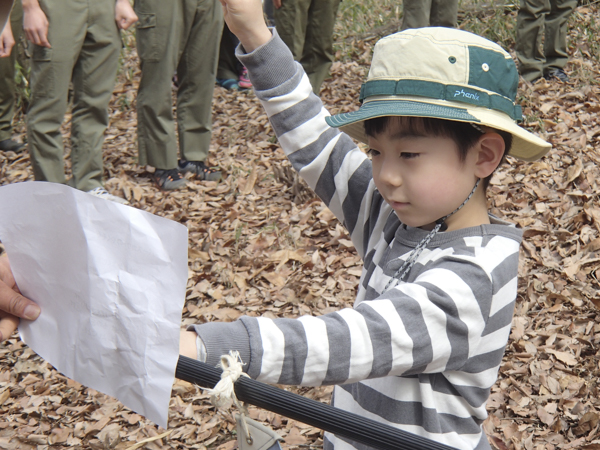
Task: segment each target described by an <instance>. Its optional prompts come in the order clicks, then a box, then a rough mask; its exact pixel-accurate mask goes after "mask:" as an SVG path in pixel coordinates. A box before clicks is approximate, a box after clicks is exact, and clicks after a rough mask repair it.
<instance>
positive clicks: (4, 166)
mask: <svg viewBox="0 0 600 450" xmlns="http://www.w3.org/2000/svg"><path fill="white" fill-rule="evenodd" d="M599 12H600V8H599V7H598V6H597V5H594V4H592V5H591V6H588V7H584V8H579V9H578V14H577V19H576V20H577V24H578V25H583V26H584V27H586V26H587V25H588V23H589V22H590V21H593V17H594V16H596V17H597V15H598V13H599ZM573 28H575V27H573ZM577 29H580V28H577ZM570 39H571V42H572V45H571V46H572V48H571V50H572V53H573V56H572V58H571V61H570V63H569V66H567V70H568V71H570V72H571V73H572V81H571V83H570V84H566V85H565V84H560V83H558V82H555V81H544V80H542V81H540V82H538V83H536V84H535V85H531V84H525V83H522V84H521V86H520V88H521V94H522V98H521V101H522V104H523V106H524V112H525V115H526V118H527V123H526V126H528V127H529V128H530V129H531V130H533V131H535V132H537V133H539V134H540V135H541V136H542V137H544V138H546V139H548V140H549V141H550V142H552V144H553V146H554V148H553V150H552V151H551V152H550V153H549V155H548V156H546V157H545V158H543V159H542V160H540V161H537V162H534V163H523V162H519V161H516V160H514V159H509V161H508V164H505V165H504V166H503V167H502V168H501V169H500V170H499V171H498V172H497V175H496V176H495V178H494V180H493V182H492V184H491V186H490V192H489V194H490V195H489V197H490V208H491V210H492V212H493V213H494V214H496V215H498V216H500V217H504V218H506V219H508V220H510V221H512V222H514V223H517V224H518V225H519V226H521V227H523V228H525V229H526V231H525V238H524V242H523V245H522V249H521V263H520V268H519V274H520V280H519V287H518V299H517V306H516V310H515V317H514V321H513V330H512V333H511V336H510V341H509V344H508V347H507V352H506V355H505V357H504V361H503V364H502V366H501V368H500V372H499V376H498V382H497V383H496V385H495V386H494V388H493V389H492V393H491V397H490V400H489V404H488V409H489V413H490V418H489V419H488V420H487V421H486V422H485V424H484V426H485V429H486V432H487V434H488V436H489V438H490V441H491V443H492V445H493V446H494V447H495V448H497V449H501V450H505V449H514V450H519V449H527V450H533V449H545V450H552V449H588V450H595V449H600V415H599V412H598V410H599V409H600V399H599V395H598V389H599V387H598V381H597V380H598V376H599V375H600V357H599V356H600V355H599V352H598V348H597V346H599V345H600V322H599V318H600V316H599V314H598V308H600V282H599V281H598V278H599V277H600V270H599V269H600V264H599V262H600V207H599V206H598V192H600V189H599V186H598V183H599V181H598V180H600V170H599V169H598V163H599V162H600V154H599V153H598V146H599V144H600V123H599V119H598V112H599V111H600V87H599V86H598V85H597V84H596V83H595V76H594V75H593V74H598V73H600V65H599V64H598V55H595V54H594V53H593V51H592V50H591V49H592V48H595V42H593V36H585V35H582V34H580V33H578V32H575V31H572V32H571V37H570ZM373 42H374V40H369V41H367V42H356V43H355V45H356V46H357V49H358V54H362V56H361V57H360V58H358V59H357V60H356V61H355V62H336V63H334V65H333V67H332V78H331V79H330V80H328V81H327V82H326V83H325V86H324V88H323V91H322V93H321V96H322V98H323V100H324V102H325V103H326V104H327V105H328V107H329V109H330V111H332V112H333V113H338V112H344V111H349V110H352V109H354V108H355V107H356V101H355V98H356V94H357V92H358V89H359V86H360V83H361V81H362V79H363V78H364V75H365V73H366V66H367V65H368V61H369V59H370V51H371V46H372V43H373ZM586 74H587V75H586ZM590 74H592V76H590ZM138 80H139V70H138V69H137V62H136V58H135V51H133V50H130V51H129V53H128V54H127V55H126V58H125V59H124V61H123V67H122V70H121V71H120V75H119V79H118V83H117V87H116V88H115V94H114V95H113V100H112V102H111V120H110V126H109V128H108V130H107V133H106V142H105V146H104V160H105V169H106V179H107V181H106V187H107V188H108V189H109V190H110V191H111V192H113V193H115V194H116V195H121V196H124V197H125V198H127V199H128V200H129V201H130V203H131V204H132V205H133V206H135V207H137V208H141V209H144V210H146V211H149V212H151V213H154V214H158V215H161V216H164V217H167V218H169V219H173V220H176V221H178V222H180V223H183V224H185V225H186V226H187V227H188V230H189V281H188V286H187V293H186V297H187V298H186V306H185V308H184V314H183V317H184V319H183V321H184V324H188V323H193V322H207V321H213V320H225V321H232V320H235V319H237V318H238V317H239V316H241V315H243V314H247V315H253V316H258V315H265V316H267V317H298V316H300V315H302V314H314V315H320V314H324V313H327V312H330V311H334V310H337V309H339V308H343V307H349V306H351V305H352V301H353V298H354V293H355V290H356V287H357V284H358V279H359V276H360V270H361V262H360V260H359V258H358V256H357V255H356V252H355V251H354V250H353V247H352V245H351V243H350V240H349V237H348V235H347V233H346V232H345V230H344V229H343V227H342V226H341V225H340V224H339V223H338V222H337V220H336V219H335V218H334V217H333V216H332V214H331V213H330V212H329V210H328V209H327V208H325V207H324V206H323V204H322V203H321V201H320V200H318V199H316V198H315V197H314V195H313V194H312V193H311V192H310V191H309V190H308V189H307V188H306V187H305V185H304V184H303V183H302V182H301V181H299V180H298V178H297V177H296V175H295V174H294V172H293V171H292V170H291V168H290V166H289V163H288V162H287V160H286V159H285V157H284V156H283V154H282V152H281V151H280V150H279V147H278V144H277V143H276V142H277V141H276V139H275V138H274V133H273V131H272V129H271V127H270V125H269V123H268V120H267V117H266V115H265V114H264V112H263V110H262V108H261V106H260V105H259V103H258V101H257V100H256V98H255V96H254V94H253V93H252V92H228V91H225V90H223V89H222V88H216V89H215V94H214V130H213V131H214V134H213V141H212V146H211V153H210V162H211V163H212V165H215V166H218V167H220V168H221V169H222V170H223V172H224V174H225V177H224V180H223V181H221V182H201V181H197V180H195V179H193V178H190V179H189V184H188V187H187V188H186V189H183V190H181V191H177V192H162V191H160V190H158V189H156V188H155V187H154V185H153V183H152V181H151V179H150V173H149V172H148V170H150V169H148V170H147V168H144V167H140V166H138V165H137V164H136V136H135V123H136V117H135V108H134V105H135V91H136V88H137V83H138ZM590 80H591V83H590ZM68 119H69V117H67V118H66V120H65V126H64V132H65V135H68V132H69V126H68ZM17 132H19V133H20V134H21V135H24V125H23V122H22V121H21V122H19V124H18V125H17ZM65 147H66V153H67V154H68V152H69V143H68V141H67V140H65ZM66 169H67V171H68V170H69V164H68V162H67V164H66ZM31 179H33V176H32V173H31V169H30V164H29V157H28V155H27V154H26V153H21V154H15V153H11V152H6V153H0V184H9V183H15V182H21V181H26V180H31ZM283 388H285V389H289V390H290V391H293V392H297V393H299V394H302V395H305V396H307V397H310V398H313V399H316V400H318V401H323V402H327V401H328V400H329V395H330V392H331V388H329V387H321V388H290V387H283ZM249 411H250V416H251V417H253V418H255V419H257V420H260V421H262V422H264V423H266V424H269V425H270V426H272V427H273V428H274V429H276V430H277V431H278V432H279V433H280V434H281V435H282V436H283V437H284V438H285V443H284V447H285V448H290V449H291V448H319V447H320V446H321V444H322V434H321V431H320V430H318V429H315V428H313V427H311V426H307V425H305V424H302V423H299V422H295V421H292V420H288V419H286V418H285V417H280V416H278V415H276V414H273V413H270V412H268V411H264V410H260V409H257V408H254V407H250V408H249ZM165 432H166V433H168V435H165ZM236 445H237V444H236V440H235V432H234V422H233V420H232V419H231V417H230V416H229V415H228V414H222V413H217V412H215V410H214V408H213V407H212V406H211V405H210V404H209V402H208V401H207V396H206V395H205V394H204V393H203V392H202V391H201V390H200V389H198V388H196V387H194V386H193V385H191V384H189V383H185V382H181V381H177V382H176V383H175V385H174V388H173V394H172V398H171V407H170V416H169V427H168V430H163V429H161V428H158V427H156V426H155V425H154V424H152V423H151V422H149V421H147V420H146V419H144V418H143V417H141V416H139V415H138V414H135V413H133V412H132V411H130V410H128V409H127V408H125V407H123V405H122V404H120V403H119V402H118V401H116V400H114V399H113V398H111V397H108V396H105V395H103V394H101V393H98V392H97V391H94V390H93V389H89V388H86V387H84V386H82V385H80V384H79V383H77V382H74V381H72V380H69V379H67V378H65V377H64V376H62V375H61V374H59V373H58V372H57V371H56V370H54V368H53V367H52V366H50V365H49V364H48V363H46V362H45V361H44V360H42V359H41V358H39V357H38V356H37V355H36V354H35V353H34V352H33V351H31V349H29V348H28V347H27V346H25V345H24V344H23V343H22V342H21V341H20V340H19V339H18V337H17V336H16V334H15V335H14V336H13V338H12V339H9V340H8V341H6V342H5V343H3V344H0V449H45V448H91V449H131V450H133V449H136V448H145V449H149V450H155V449H168V448H177V449H204V448H219V449H223V450H225V449H234V448H236Z"/></svg>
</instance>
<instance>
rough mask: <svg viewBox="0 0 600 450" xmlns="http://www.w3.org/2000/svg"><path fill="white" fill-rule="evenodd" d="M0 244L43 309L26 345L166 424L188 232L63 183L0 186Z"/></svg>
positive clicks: (28, 327) (29, 327)
mask: <svg viewBox="0 0 600 450" xmlns="http://www.w3.org/2000/svg"><path fill="white" fill-rule="evenodd" d="M0 240H1V241H2V243H3V245H4V246H5V248H6V250H7V253H8V255H9V256H10V262H11V268H12V271H13V274H14V277H15V280H16V281H17V284H18V286H19V288H20V290H21V292H22V293H23V295H25V296H26V297H28V298H31V299H32V300H35V301H36V302H37V303H38V304H39V305H40V307H41V309H42V313H41V314H40V316H39V318H38V319H37V320H36V321H34V322H29V321H24V320H22V321H21V324H20V326H19V332H20V335H21V338H22V339H23V341H24V342H25V343H26V344H27V345H29V346H30V347H31V348H32V349H33V350H34V351H36V352H37V353H38V354H39V355H40V356H42V357H43V358H45V359H46V360H47V361H48V362H50V363H51V364H52V365H54V367H56V369H57V370H59V371H60V372H62V373H63V374H65V375H66V376H68V377H70V378H73V379H75V380H76V381H78V382H80V383H82V384H85V385H86V386H89V387H91V388H93V389H96V390H99V391H101V392H104V393H106V394H109V395H113V396H115V397H116V398H118V399H119V400H120V401H121V402H123V403H124V404H125V405H126V406H128V407H129V408H131V409H133V410H135V411H136V412H138V413H140V414H144V415H145V416H146V417H148V418H149V419H151V420H153V421H154V422H156V423H157V424H159V425H161V426H163V427H166V425H167V415H168V405H169V398H170V393H171V387H172V384H173V381H174V374H175V367H176V364H177V359H178V354H179V330H180V323H181V311H182V308H183V302H184V298H185V286H186V281H187V229H186V228H185V227H184V226H182V225H180V224H178V223H176V222H173V221H170V220H167V219H164V218H161V217H157V216H154V215H152V214H149V213H147V212H144V211H140V210H137V209H135V208H131V207H127V206H123V205H118V204H115V203H112V202H109V201H106V200H103V199H99V198H95V197H93V196H91V195H88V194H86V193H83V192H80V191H77V190H75V189H72V188H69V187H67V186H63V185H58V184H52V183H40V182H29V183H18V184H12V185H7V186H3V187H1V188H0Z"/></svg>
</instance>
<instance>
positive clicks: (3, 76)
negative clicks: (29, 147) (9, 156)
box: [0, 1, 25, 152]
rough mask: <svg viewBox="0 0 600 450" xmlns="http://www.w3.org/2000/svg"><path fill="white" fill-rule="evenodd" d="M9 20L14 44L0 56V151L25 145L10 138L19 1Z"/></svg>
mask: <svg viewBox="0 0 600 450" xmlns="http://www.w3.org/2000/svg"><path fill="white" fill-rule="evenodd" d="M10 22H11V28H12V34H13V38H14V40H15V46H14V47H13V49H12V52H11V54H10V56H7V57H5V58H0V151H13V152H18V151H20V150H22V149H23V148H24V147H25V144H22V143H20V142H16V141H14V140H13V139H12V132H13V128H12V121H13V117H14V115H15V89H16V85H15V63H16V61H17V54H18V53H19V51H18V47H19V45H20V42H21V36H22V35H23V7H22V5H21V2H20V1H17V2H15V3H14V6H13V9H12V11H11V13H10Z"/></svg>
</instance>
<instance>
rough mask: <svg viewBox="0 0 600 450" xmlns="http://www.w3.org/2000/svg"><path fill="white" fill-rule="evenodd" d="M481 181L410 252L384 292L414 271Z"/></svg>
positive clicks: (478, 180) (436, 222) (479, 179)
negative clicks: (427, 248)
mask: <svg viewBox="0 0 600 450" xmlns="http://www.w3.org/2000/svg"><path fill="white" fill-rule="evenodd" d="M480 181H481V178H478V179H477V182H476V183H475V186H474V187H473V189H471V193H470V194H469V195H468V197H467V198H466V199H465V201H464V202H462V203H461V204H460V206H459V207H458V208H456V209H455V210H454V211H452V212H451V213H450V214H446V215H445V216H444V217H442V218H441V219H438V220H436V221H435V226H434V227H433V229H432V230H431V231H430V232H429V233H428V234H427V236H425V237H424V238H423V239H421V241H420V242H419V243H418V244H417V246H416V247H415V248H414V249H413V250H412V251H411V252H410V255H408V258H406V261H404V263H403V264H402V266H400V268H399V269H398V270H397V271H396V273H394V275H392V278H390V280H389V281H388V282H387V284H386V285H385V288H384V290H383V292H386V291H387V290H388V289H390V287H393V286H392V283H394V286H396V285H397V284H398V282H399V281H403V280H404V278H405V277H406V276H407V275H408V273H409V272H410V269H412V267H413V266H414V264H415V262H416V261H417V258H418V257H419V255H420V254H421V252H422V251H423V249H424V248H425V247H427V244H429V242H430V241H431V240H432V239H433V237H434V236H435V235H436V234H437V232H438V231H446V230H447V229H448V225H447V224H446V219H447V218H448V217H450V216H452V215H453V214H456V213H457V212H458V211H460V210H461V209H462V207H463V206H465V205H466V204H467V202H468V201H469V200H471V197H473V194H474V193H475V191H476V190H477V187H478V186H479V182H480Z"/></svg>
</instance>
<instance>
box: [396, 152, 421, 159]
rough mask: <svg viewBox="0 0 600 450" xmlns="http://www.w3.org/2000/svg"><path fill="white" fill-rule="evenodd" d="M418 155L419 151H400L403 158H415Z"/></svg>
mask: <svg viewBox="0 0 600 450" xmlns="http://www.w3.org/2000/svg"><path fill="white" fill-rule="evenodd" d="M417 156H419V154H418V153H410V152H402V153H400V158H403V159H413V158H416V157H417Z"/></svg>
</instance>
